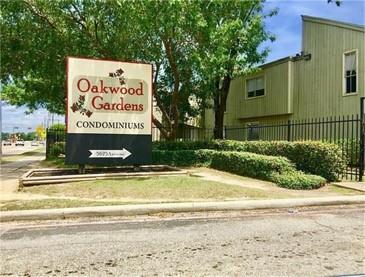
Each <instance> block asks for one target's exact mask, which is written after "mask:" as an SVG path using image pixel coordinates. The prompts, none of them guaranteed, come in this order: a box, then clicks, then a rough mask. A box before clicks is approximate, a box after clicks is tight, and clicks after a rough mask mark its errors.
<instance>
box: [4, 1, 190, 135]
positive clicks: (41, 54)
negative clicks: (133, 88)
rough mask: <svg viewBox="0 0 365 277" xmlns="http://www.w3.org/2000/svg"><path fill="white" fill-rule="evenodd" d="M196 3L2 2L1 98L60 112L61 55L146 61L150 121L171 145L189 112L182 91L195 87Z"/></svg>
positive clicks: (17, 103)
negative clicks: (156, 111) (156, 113)
mask: <svg viewBox="0 0 365 277" xmlns="http://www.w3.org/2000/svg"><path fill="white" fill-rule="evenodd" d="M194 5H196V4H195V3H194V2H184V1H135V2H131V1H110V2H107V3H106V2H101V1H76V0H62V1H54V2H53V1H46V0H23V1H14V2H10V1H9V2H5V3H3V7H2V11H3V16H2V20H1V27H2V33H1V40H2V41H3V42H4V43H3V49H4V51H2V52H1V55H2V56H1V58H2V62H3V68H2V69H3V70H2V75H1V79H2V81H3V82H4V83H5V84H7V85H6V86H5V88H4V90H3V95H4V97H5V99H6V100H8V101H9V102H10V103H11V104H15V105H24V104H25V105H27V106H28V108H29V109H30V110H34V109H36V108H38V107H45V108H46V109H48V110H49V111H50V112H54V113H58V114H62V113H64V112H65V106H64V104H65V101H64V91H65V87H64V84H65V73H64V72H65V69H64V58H65V57H66V56H68V55H72V56H92V57H103V58H110V59H117V60H124V61H131V60H135V61H143V62H150V63H153V65H154V84H153V93H154V96H155V98H156V103H157V106H158V107H159V108H160V110H161V112H162V115H163V120H162V122H160V121H159V120H158V119H156V118H153V122H154V124H155V125H156V126H157V127H159V128H160V130H161V132H162V134H163V135H164V136H165V137H166V138H171V139H173V138H174V137H176V133H177V128H178V124H179V122H181V121H184V120H185V118H186V116H187V115H189V114H191V113H192V112H194V109H193V108H192V107H191V106H190V105H188V98H189V93H180V90H181V89H184V87H187V84H189V83H191V82H193V75H194V74H193V72H192V71H191V68H190V67H189V65H190V64H191V63H192V60H191V55H190V54H191V53H192V51H191V47H194V45H193V44H190V43H189V39H190V36H189V32H188V28H191V27H192V26H193V25H194V18H193V17H192V15H190V12H191V9H190V7H192V6H194ZM136 15H138V16H136ZM14 60H16V62H14ZM185 91H186V89H185ZM181 107H183V108H181Z"/></svg>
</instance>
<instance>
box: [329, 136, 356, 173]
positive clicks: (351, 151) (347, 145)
mask: <svg viewBox="0 0 365 277" xmlns="http://www.w3.org/2000/svg"><path fill="white" fill-rule="evenodd" d="M334 143H335V144H337V145H338V146H339V147H340V148H341V149H342V151H343V152H344V153H347V165H348V166H359V158H360V140H359V139H342V140H338V141H336V142H334Z"/></svg>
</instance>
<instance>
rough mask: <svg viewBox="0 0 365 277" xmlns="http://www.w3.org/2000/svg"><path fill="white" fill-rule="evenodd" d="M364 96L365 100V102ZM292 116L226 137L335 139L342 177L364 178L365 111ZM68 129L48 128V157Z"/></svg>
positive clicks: (185, 131) (227, 130)
mask: <svg viewBox="0 0 365 277" xmlns="http://www.w3.org/2000/svg"><path fill="white" fill-rule="evenodd" d="M364 101H365V100H363V103H364ZM364 110H365V109H363V110H362V116H361V115H351V116H338V117H324V118H316V119H304V120H289V121H285V122H279V123H275V124H250V125H245V126H234V127H229V126H225V127H224V132H223V134H224V138H225V139H232V140H241V141H246V140H270V141H278V140H287V141H305V140H315V141H323V142H330V143H335V144H337V145H339V146H340V147H341V149H342V150H343V151H342V153H343V158H344V159H346V160H347V169H346V171H345V172H343V175H342V176H340V177H342V178H346V179H350V180H360V181H361V180H362V176H363V173H364V169H363V168H364V148H365V147H364V144H365V140H364V139H363V138H364V136H365V131H364V130H365V124H364V123H362V122H365V114H364ZM212 138H213V130H212V129H205V128H198V127H192V126H184V127H182V128H180V129H179V131H178V138H177V139H178V140H207V139H212ZM152 140H153V141H159V140H164V138H163V136H162V134H161V132H160V131H159V130H158V129H157V128H153V129H152ZM64 148H65V131H64V130H52V129H48V130H47V152H46V153H47V157H50V156H55V155H58V154H59V153H64Z"/></svg>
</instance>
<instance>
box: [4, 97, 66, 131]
mask: <svg viewBox="0 0 365 277" xmlns="http://www.w3.org/2000/svg"><path fill="white" fill-rule="evenodd" d="M26 111H27V109H26V108H25V107H14V106H11V105H8V104H6V103H4V102H3V103H1V120H2V132H10V133H11V132H13V128H14V127H18V129H17V131H18V132H29V131H34V130H35V128H36V127H37V126H39V125H45V126H47V125H51V124H52V115H50V114H49V113H48V112H47V110H45V109H38V110H36V111H34V112H33V113H31V114H26ZM64 121H65V119H64V116H60V115H54V116H53V123H63V122H64Z"/></svg>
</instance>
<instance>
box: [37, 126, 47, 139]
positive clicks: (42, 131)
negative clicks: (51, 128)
mask: <svg viewBox="0 0 365 277" xmlns="http://www.w3.org/2000/svg"><path fill="white" fill-rule="evenodd" d="M35 132H36V133H37V137H38V140H44V139H45V138H46V130H45V129H44V127H43V126H42V125H38V126H37V128H36V129H35Z"/></svg>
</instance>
